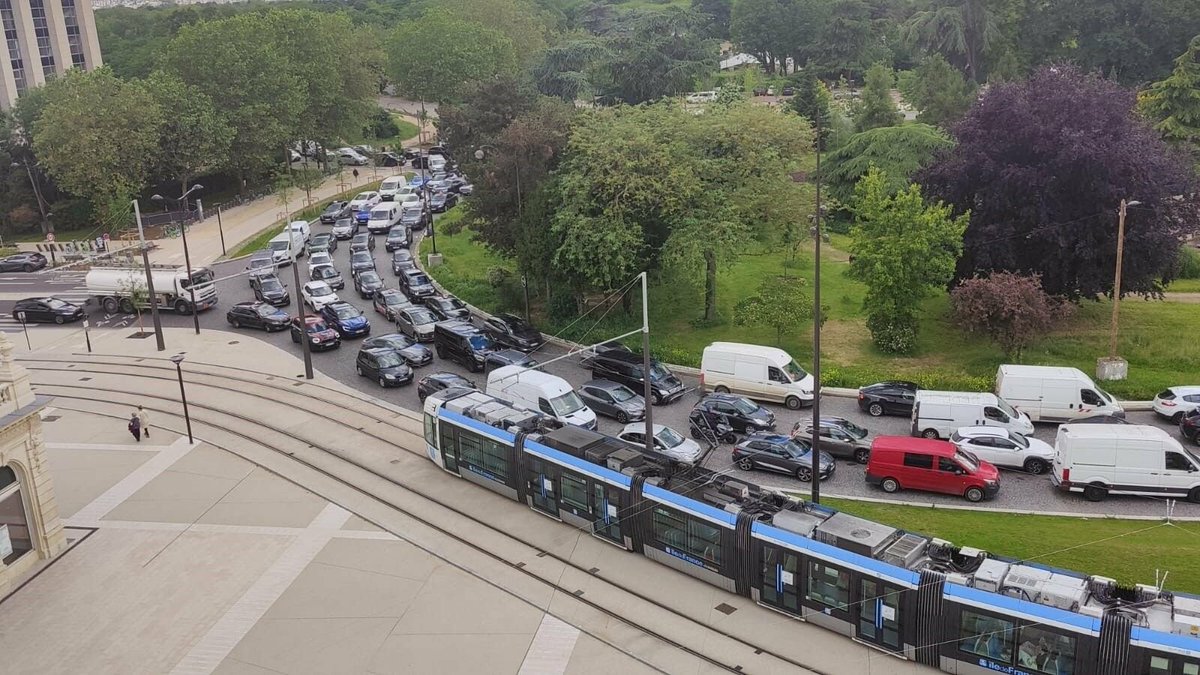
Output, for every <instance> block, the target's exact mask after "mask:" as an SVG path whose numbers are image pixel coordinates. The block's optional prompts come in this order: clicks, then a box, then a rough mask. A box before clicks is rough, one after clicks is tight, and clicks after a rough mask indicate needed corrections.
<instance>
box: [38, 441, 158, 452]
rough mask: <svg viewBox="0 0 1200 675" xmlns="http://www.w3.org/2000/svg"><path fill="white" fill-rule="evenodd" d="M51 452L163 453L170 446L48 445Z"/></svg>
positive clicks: (114, 444)
mask: <svg viewBox="0 0 1200 675" xmlns="http://www.w3.org/2000/svg"><path fill="white" fill-rule="evenodd" d="M46 447H47V448H49V449H51V450H129V451H131V452H162V451H163V450H166V449H167V448H169V447H171V446H169V445H147V444H143V443H138V442H137V441H134V442H133V443H128V444H125V443H47V444H46Z"/></svg>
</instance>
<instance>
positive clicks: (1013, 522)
mask: <svg viewBox="0 0 1200 675" xmlns="http://www.w3.org/2000/svg"><path fill="white" fill-rule="evenodd" d="M821 502H822V503H823V504H826V505H828V506H832V507H834V508H836V509H839V510H841V511H845V512H847V513H852V514H854V515H856V516H861V517H863V518H867V519H869V520H875V521H878V522H881V523H887V524H888V525H891V526H893V527H898V528H900V529H903V530H909V531H912V532H919V533H921V534H924V535H927V536H933V537H940V538H942V539H945V540H947V541H950V542H953V543H954V544H955V545H957V546H974V547H976V548H980V549H983V550H985V551H991V552H994V553H995V554H997V555H1002V556H1006V557H1010V558H1017V559H1020V560H1029V561H1031V562H1036V563H1040V564H1044V565H1052V566H1055V567H1062V568H1065V569H1069V570H1075V571H1078V572H1084V573H1087V574H1100V575H1103V576H1107V577H1112V578H1113V579H1116V580H1118V581H1120V582H1122V583H1125V584H1133V583H1144V584H1153V583H1154V575H1155V571H1156V570H1158V571H1160V572H1161V571H1169V572H1170V576H1169V577H1168V579H1167V588H1169V589H1174V590H1181V591H1187V592H1189V593H1197V592H1200V559H1198V558H1197V557H1196V556H1195V555H1194V554H1193V550H1194V549H1195V545H1196V544H1200V539H1193V537H1197V536H1200V523H1172V524H1168V523H1166V522H1163V521H1146V520H1118V519H1114V518H1069V517H1055V516H1026V515H1018V514H1008V513H986V512H980V511H960V510H952V509H931V508H927V507H917V506H896V505H892V504H876V503H873V502H860V501H854V500H848V499H829V498H824V499H822V500H821Z"/></svg>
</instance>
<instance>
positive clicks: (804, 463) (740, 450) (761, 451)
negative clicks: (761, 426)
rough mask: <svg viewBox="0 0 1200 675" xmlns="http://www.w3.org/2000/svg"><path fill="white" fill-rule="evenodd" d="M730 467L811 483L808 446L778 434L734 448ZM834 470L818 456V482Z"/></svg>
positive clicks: (829, 459)
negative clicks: (772, 473) (756, 470)
mask: <svg viewBox="0 0 1200 675" xmlns="http://www.w3.org/2000/svg"><path fill="white" fill-rule="evenodd" d="M733 463H734V464H735V465H737V468H739V469H741V470H742V471H752V470H754V469H762V470H765V471H778V472H779V473H786V474H790V475H792V476H795V477H796V478H799V479H800V480H802V481H804V482H809V481H811V480H812V445H810V444H809V442H808V441H806V440H803V439H799V438H789V437H788V436H783V435H781V434H754V435H752V436H750V437H749V438H747V439H746V440H744V441H742V442H741V443H738V444H737V445H736V446H734V448H733ZM836 468H837V465H836V464H835V463H834V461H833V457H830V456H829V453H826V452H822V453H821V461H820V476H821V480H828V479H829V478H830V477H831V476H833V472H834V471H835V470H836Z"/></svg>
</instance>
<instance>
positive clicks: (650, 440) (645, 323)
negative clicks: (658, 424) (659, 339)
mask: <svg viewBox="0 0 1200 675" xmlns="http://www.w3.org/2000/svg"><path fill="white" fill-rule="evenodd" d="M638 276H639V277H641V278H642V399H643V401H642V402H643V403H644V406H643V407H644V408H645V410H646V452H654V451H655V450H654V407H653V402H654V396H653V394H654V391H653V386H652V384H651V377H650V303H649V293H647V286H648V284H649V281H648V279H647V277H646V273H645V272H642V273H641V274H639V275H638Z"/></svg>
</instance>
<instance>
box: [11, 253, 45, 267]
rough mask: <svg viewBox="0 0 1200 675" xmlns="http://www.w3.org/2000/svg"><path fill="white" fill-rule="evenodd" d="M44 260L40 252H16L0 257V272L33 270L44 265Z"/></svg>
mask: <svg viewBox="0 0 1200 675" xmlns="http://www.w3.org/2000/svg"><path fill="white" fill-rule="evenodd" d="M46 262H47V261H46V256H44V255H42V254H41V253H34V252H29V253H16V254H14V255H10V256H7V257H5V258H0V272H35V271H37V270H40V269H42V268H43V267H45V266H46Z"/></svg>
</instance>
